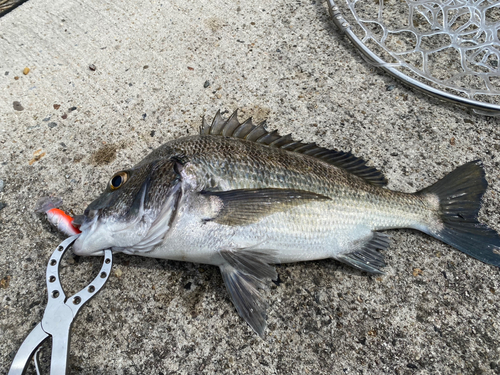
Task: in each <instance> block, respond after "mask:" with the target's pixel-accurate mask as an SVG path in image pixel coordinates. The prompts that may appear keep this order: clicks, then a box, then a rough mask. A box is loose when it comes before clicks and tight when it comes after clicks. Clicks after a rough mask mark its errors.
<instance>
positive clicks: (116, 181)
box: [109, 172, 128, 190]
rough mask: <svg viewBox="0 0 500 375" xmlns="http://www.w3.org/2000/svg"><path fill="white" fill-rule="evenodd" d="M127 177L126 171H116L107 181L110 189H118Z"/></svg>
mask: <svg viewBox="0 0 500 375" xmlns="http://www.w3.org/2000/svg"><path fill="white" fill-rule="evenodd" d="M127 179H128V173H127V172H118V173H117V174H115V175H114V176H113V177H111V181H110V182H109V187H110V188H111V190H116V189H119V188H120V187H122V185H123V184H124V183H125V182H126V181H127Z"/></svg>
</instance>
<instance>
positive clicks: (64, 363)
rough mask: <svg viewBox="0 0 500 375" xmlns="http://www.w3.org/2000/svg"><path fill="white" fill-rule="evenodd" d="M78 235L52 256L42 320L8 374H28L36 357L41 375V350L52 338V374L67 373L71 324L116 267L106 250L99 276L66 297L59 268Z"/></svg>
mask: <svg viewBox="0 0 500 375" xmlns="http://www.w3.org/2000/svg"><path fill="white" fill-rule="evenodd" d="M78 237H79V235H76V236H72V237H69V238H68V239H66V240H64V241H63V242H62V243H61V244H60V245H59V246H58V247H57V248H56V250H55V251H54V252H53V253H52V256H51V257H50V260H49V263H48V265H47V272H46V283H47V293H48V301H47V307H46V308H45V312H44V314H43V318H42V321H41V322H40V323H38V324H37V326H36V327H35V328H34V329H33V330H32V331H31V332H30V334H29V335H28V336H27V337H26V339H25V340H24V341H23V343H22V344H21V347H20V348H19V350H18V351H17V354H16V356H15V357H14V361H13V362H12V366H11V367H10V370H9V373H8V375H22V374H24V373H25V372H26V369H27V368H28V365H29V363H30V359H31V358H32V357H33V358H34V362H35V367H36V371H37V373H38V374H40V372H39V369H38V368H39V366H38V359H37V356H38V350H39V349H40V347H41V346H42V344H43V343H44V342H45V341H46V340H47V339H48V338H49V337H52V353H51V360H50V374H51V375H63V374H66V371H67V368H68V354H69V348H70V342H71V340H70V338H71V337H70V332H71V325H72V324H73V321H74V320H75V318H76V316H77V314H78V312H79V311H80V309H81V307H82V306H83V305H84V304H85V303H87V302H88V301H89V300H90V299H91V298H92V297H94V296H95V295H96V294H97V293H98V292H99V291H100V290H101V289H102V287H103V286H104V284H105V283H106V281H107V280H108V278H109V275H110V273H111V267H112V265H113V261H112V259H113V258H112V252H111V250H109V249H108V250H104V261H103V264H102V267H101V270H100V271H99V274H98V275H97V276H96V277H95V278H94V280H92V282H91V283H90V284H89V285H87V286H86V287H85V288H83V289H82V290H80V291H79V292H78V293H76V294H74V295H72V296H70V297H66V294H65V293H64V290H63V287H62V285H61V281H60V277H59V265H60V263H61V259H62V257H63V255H64V254H65V252H66V250H68V248H69V247H70V246H71V245H72V244H73V242H75V240H76V239H77V238H78Z"/></svg>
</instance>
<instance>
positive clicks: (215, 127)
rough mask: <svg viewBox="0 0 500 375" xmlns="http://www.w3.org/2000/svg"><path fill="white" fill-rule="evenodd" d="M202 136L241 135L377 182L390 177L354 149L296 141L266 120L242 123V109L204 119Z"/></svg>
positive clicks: (250, 120) (370, 181)
mask: <svg viewBox="0 0 500 375" xmlns="http://www.w3.org/2000/svg"><path fill="white" fill-rule="evenodd" d="M200 135H202V136H203V135H214V136H217V135H218V136H223V137H231V138H238V139H241V140H246V141H248V142H255V143H260V144H262V145H265V146H268V147H272V148H281V149H283V150H286V151H289V152H296V153H300V154H303V155H307V156H309V157H313V158H316V159H319V160H322V161H323V162H325V163H328V164H332V165H334V166H336V167H339V168H343V169H345V170H346V171H348V172H350V173H352V174H354V175H356V176H358V177H360V178H362V179H364V180H365V181H366V182H368V183H371V184H373V185H377V186H385V185H387V180H386V179H385V177H384V176H383V174H382V173H381V172H380V171H378V170H377V169H375V168H373V167H368V166H366V161H365V160H363V159H361V158H358V157H356V156H354V155H353V154H351V153H350V152H344V151H337V150H330V149H326V148H323V147H319V146H318V145H316V144H315V143H302V142H301V141H295V140H293V138H292V136H291V134H287V135H284V136H281V135H280V134H279V133H278V131H277V130H274V131H272V132H268V131H267V130H266V128H265V121H263V122H261V123H260V124H258V125H254V124H253V123H252V119H251V118H249V119H247V120H246V121H244V122H243V123H240V122H239V121H238V110H236V111H234V112H233V113H232V114H231V116H229V118H228V119H227V120H224V118H223V117H222V115H221V113H220V110H219V111H217V113H216V115H215V117H214V119H213V121H212V124H211V125H209V124H208V121H206V119H205V118H203V121H202V126H201V128H200Z"/></svg>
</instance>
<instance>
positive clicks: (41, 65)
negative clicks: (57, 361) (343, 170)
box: [0, 0, 500, 375]
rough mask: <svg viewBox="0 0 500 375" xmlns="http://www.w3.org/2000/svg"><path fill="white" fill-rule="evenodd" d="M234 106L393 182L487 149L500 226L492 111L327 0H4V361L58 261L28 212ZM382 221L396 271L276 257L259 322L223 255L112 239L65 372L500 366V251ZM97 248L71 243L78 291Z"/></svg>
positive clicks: (0, 263)
mask: <svg viewBox="0 0 500 375" xmlns="http://www.w3.org/2000/svg"><path fill="white" fill-rule="evenodd" d="M25 68H29V72H27V71H25V72H26V73H27V74H24V73H23V70H25ZM236 108H241V109H242V111H241V118H242V119H243V118H245V117H247V116H254V117H255V118H256V119H257V120H262V119H264V118H267V119H268V123H269V128H271V129H279V131H280V132H281V133H283V134H285V133H292V134H294V136H295V137H296V138H300V139H304V140H305V141H310V142H317V143H319V144H320V145H322V146H325V147H334V148H337V149H341V150H352V152H353V153H354V154H356V155H358V156H361V157H363V158H365V159H368V160H369V161H370V165H373V166H376V167H378V168H380V169H381V170H382V171H383V172H384V173H385V175H386V176H387V177H388V179H389V181H390V183H389V188H391V189H396V190H402V191H407V192H413V191H416V190H419V189H421V188H423V187H425V186H427V185H429V184H431V183H433V182H434V181H436V180H437V179H438V178H441V177H442V176H444V175H445V174H446V173H447V172H449V171H451V170H452V169H454V168H455V167H457V166H459V165H461V164H463V163H465V162H467V161H471V160H475V159H482V160H483V161H484V166H485V170H486V176H487V180H488V182H489V189H488V191H487V193H486V195H485V199H484V207H483V209H482V211H481V215H480V218H481V221H482V222H484V223H487V224H489V225H490V226H491V227H493V228H495V229H497V230H499V229H500V224H499V221H500V215H499V209H500V170H499V161H500V160H499V154H500V130H499V127H498V126H499V120H498V119H496V118H491V117H484V116H479V115H476V114H474V113H472V112H470V111H469V110H464V109H461V108H457V107H453V106H450V105H448V104H445V103H441V102H438V101H436V100H434V99H429V98H427V97H426V96H423V95H422V94H420V93H417V92H414V91H412V90H409V89H406V88H405V87H404V86H402V85H401V84H399V83H398V82H395V81H394V80H393V79H392V78H390V77H388V76H385V75H382V74H380V73H379V72H378V71H377V70H376V69H374V68H372V67H370V66H369V65H367V64H366V63H365V62H364V61H363V60H362V59H361V58H360V57H359V55H358V54H357V52H356V51H355V50H354V48H353V47H352V46H351V45H350V44H349V43H348V42H347V41H346V40H345V38H344V37H343V36H342V35H341V34H340V33H339V32H338V30H337V29H336V28H335V27H334V26H332V24H331V22H330V20H329V18H328V15H327V9H326V4H325V3H324V2H322V1H293V2H291V1H263V0H261V1H257V0H248V1H224V0H214V1H210V2H190V1H180V0H170V1H164V2H158V1H147V0H141V1H122V2H113V1H95V0H86V1H81V0H69V1H68V0H64V1H63V0H50V1H49V0H30V1H28V2H27V3H25V4H23V5H22V6H20V7H19V8H17V9H15V10H13V11H12V12H10V13H8V14H7V15H6V16H4V17H2V18H0V144H1V152H0V158H1V161H0V179H1V180H2V183H0V186H1V188H0V190H1V192H0V202H1V206H2V207H3V208H2V209H1V210H0V238H1V244H2V247H1V253H0V336H1V340H0V373H6V372H7V371H8V368H9V366H10V363H11V361H12V359H13V356H14V355H15V353H16V351H17V349H18V348H19V345H20V344H21V342H22V341H23V340H24V338H25V337H26V335H27V334H28V332H29V331H30V330H31V329H32V327H33V326H34V325H35V324H36V323H38V322H39V321H40V319H41V317H42V314H43V311H44V307H45V304H46V289H45V281H44V278H45V267H46V263H47V261H48V259H49V256H50V254H51V253H52V251H53V250H54V249H55V247H56V246H57V245H58V244H59V243H60V242H61V240H62V239H63V238H64V236H62V235H60V234H58V233H57V232H56V231H55V230H54V229H52V228H51V227H50V225H49V224H48V223H47V222H46V221H45V219H44V218H43V217H41V216H38V215H36V214H35V213H34V212H33V207H34V205H35V203H36V201H37V199H38V198H39V197H41V196H44V195H47V194H55V195H57V196H61V197H63V199H64V206H63V208H64V209H65V210H67V211H69V212H73V213H75V214H78V213H81V212H82V211H83V210H84V209H85V207H86V206H87V204H89V203H90V202H91V201H92V200H93V199H94V198H95V197H96V196H97V195H98V194H99V193H100V191H101V190H102V189H103V188H104V186H105V184H106V183H107V181H108V179H109V177H110V176H111V175H112V174H113V173H114V172H115V171H117V170H121V169H124V168H126V167H129V166H131V165H133V164H135V163H136V162H138V161H139V160H140V159H142V158H143V157H144V156H145V155H146V154H148V153H149V152H150V151H151V150H152V149H153V148H155V147H157V146H159V145H161V144H162V143H164V142H166V141H169V140H172V139H175V138H177V137H180V136H185V135H189V134H196V132H197V129H198V126H199V124H200V121H201V117H202V116H203V115H206V116H208V117H212V116H213V115H214V114H215V112H216V111H217V110H218V109H221V110H222V111H229V112H231V111H233V110H234V109H236ZM5 205H6V206H5ZM390 235H391V236H392V244H391V246H390V248H389V249H388V250H387V251H386V253H385V256H386V260H387V263H388V266H387V269H386V274H385V275H384V276H376V277H375V276H370V275H368V274H366V273H363V272H359V271H356V270H353V269H351V268H349V267H347V266H344V265H342V264H340V263H337V262H335V261H333V260H326V261H317V262H308V263H297V264H285V265H281V266H279V267H278V273H279V275H280V280H281V282H280V283H279V285H274V286H272V287H271V288H270V290H269V291H268V292H267V298H268V301H269V303H270V308H269V310H268V316H269V318H268V322H269V328H268V330H267V332H266V335H265V337H264V339H261V338H260V337H259V336H258V335H256V334H255V333H254V332H253V331H252V330H251V329H250V328H249V327H248V326H247V325H246V323H245V322H244V321H243V320H242V319H241V318H240V317H239V316H238V314H237V313H236V311H235V309H234V307H233V305H232V304H231V302H230V300H229V297H228V294H227V292H226V290H225V287H224V285H223V281H222V278H221V276H220V274H219V270H218V269H216V268H214V267H210V266H206V265H199V264H190V263H180V262H169V261H159V260H155V259H146V258H139V257H132V256H125V255H118V256H115V258H114V262H115V264H114V266H113V273H112V276H111V277H110V280H109V282H108V284H107V285H106V286H105V288H104V290H103V291H102V292H101V293H100V294H99V295H98V296H97V297H96V298H95V299H94V300H92V301H91V302H90V303H89V304H88V305H87V306H85V307H84V308H83V309H82V312H81V314H80V315H79V316H78V318H77V319H76V321H75V323H74V326H73V330H72V347H71V352H70V361H71V365H70V372H71V373H72V374H144V373H147V374H173V373H179V374H213V373H226V374H274V373H276V374H301V375H302V374H383V373H387V374H438V373H439V374H498V373H500V322H499V317H500V271H499V269H498V268H495V267H493V266H488V265H485V264H482V263H480V262H479V261H476V260H474V259H472V258H470V257H468V256H466V255H464V254H462V253H460V252H458V251H456V250H454V249H452V248H451V247H449V246H447V245H444V244H442V243H440V242H438V241H437V240H434V239H432V238H430V237H428V236H426V235H424V234H421V233H417V232H415V231H411V230H395V231H391V232H390ZM100 261H101V259H100V258H92V259H87V258H78V257H74V256H73V255H71V254H68V255H67V256H66V257H65V258H64V261H63V268H62V274H63V285H64V286H66V290H67V292H68V294H71V293H74V292H76V291H77V290H79V288H81V287H83V286H84V285H86V283H87V282H89V281H90V280H91V278H92V277H93V276H94V274H96V273H97V271H98V269H99V267H100ZM48 353H49V352H48V350H44V352H43V353H42V362H43V366H44V367H45V368H46V367H47V362H48ZM29 373H30V374H33V373H34V369H33V368H31V369H30V371H29ZM45 373H48V372H47V371H45Z"/></svg>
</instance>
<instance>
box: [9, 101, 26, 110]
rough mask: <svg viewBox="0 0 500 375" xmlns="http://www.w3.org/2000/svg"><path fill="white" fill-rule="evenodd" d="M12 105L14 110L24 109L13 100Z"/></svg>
mask: <svg viewBox="0 0 500 375" xmlns="http://www.w3.org/2000/svg"><path fill="white" fill-rule="evenodd" d="M12 105H13V107H14V110H16V111H22V110H24V107H23V106H22V105H21V103H19V102H14V103H12Z"/></svg>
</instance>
